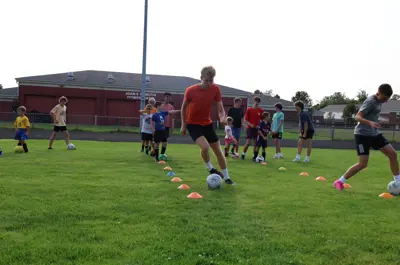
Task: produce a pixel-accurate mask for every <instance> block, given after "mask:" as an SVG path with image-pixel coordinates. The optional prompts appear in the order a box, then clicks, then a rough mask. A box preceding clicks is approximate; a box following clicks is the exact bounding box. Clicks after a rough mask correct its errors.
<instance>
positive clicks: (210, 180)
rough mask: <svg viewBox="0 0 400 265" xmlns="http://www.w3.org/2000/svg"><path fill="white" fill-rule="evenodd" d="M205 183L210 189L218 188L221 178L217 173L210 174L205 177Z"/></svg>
mask: <svg viewBox="0 0 400 265" xmlns="http://www.w3.org/2000/svg"><path fill="white" fill-rule="evenodd" d="M207 185H208V188H210V189H219V188H221V185H222V178H221V176H220V175H218V174H211V175H209V176H208V177H207Z"/></svg>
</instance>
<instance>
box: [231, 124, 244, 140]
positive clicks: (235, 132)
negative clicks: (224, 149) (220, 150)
mask: <svg viewBox="0 0 400 265" xmlns="http://www.w3.org/2000/svg"><path fill="white" fill-rule="evenodd" d="M241 134H242V128H235V127H232V135H233V137H235V139H236V140H239V139H240V135H241Z"/></svg>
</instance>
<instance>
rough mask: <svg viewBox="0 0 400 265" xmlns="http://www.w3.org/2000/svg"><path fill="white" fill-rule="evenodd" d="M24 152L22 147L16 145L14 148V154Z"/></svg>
mask: <svg viewBox="0 0 400 265" xmlns="http://www.w3.org/2000/svg"><path fill="white" fill-rule="evenodd" d="M23 152H24V148H22V146H20V145H17V146H16V147H15V153H23Z"/></svg>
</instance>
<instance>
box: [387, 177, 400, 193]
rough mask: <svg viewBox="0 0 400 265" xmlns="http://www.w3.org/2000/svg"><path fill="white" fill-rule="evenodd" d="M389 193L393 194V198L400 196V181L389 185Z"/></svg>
mask: <svg viewBox="0 0 400 265" xmlns="http://www.w3.org/2000/svg"><path fill="white" fill-rule="evenodd" d="M387 189H388V192H389V193H390V194H392V195H393V196H399V195H400V181H395V180H393V181H391V182H389V184H388V187H387Z"/></svg>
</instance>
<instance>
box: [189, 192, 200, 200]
mask: <svg viewBox="0 0 400 265" xmlns="http://www.w3.org/2000/svg"><path fill="white" fill-rule="evenodd" d="M186 198H189V199H201V198H203V196H201V195H200V194H198V193H197V192H192V193H190V194H189V195H188V196H187V197H186Z"/></svg>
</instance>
